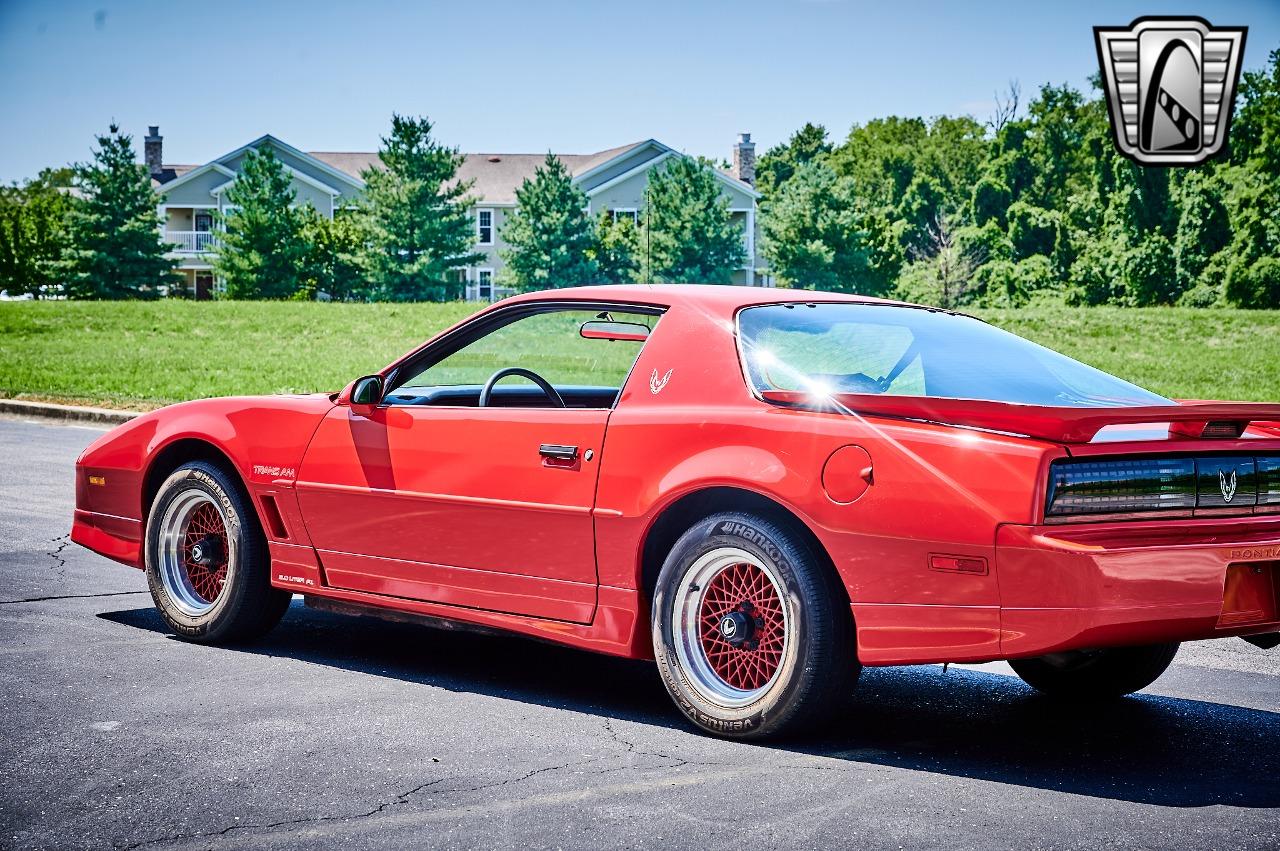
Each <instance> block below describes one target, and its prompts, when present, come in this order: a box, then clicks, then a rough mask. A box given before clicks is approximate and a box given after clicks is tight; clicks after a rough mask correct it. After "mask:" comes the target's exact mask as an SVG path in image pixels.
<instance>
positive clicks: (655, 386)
mask: <svg viewBox="0 0 1280 851" xmlns="http://www.w3.org/2000/svg"><path fill="white" fill-rule="evenodd" d="M673 372H675V369H674V368H672V369H668V370H667V374H666V375H664V376H662V377H661V378H659V377H658V371H657V370H656V369H655V370H654V371H653V374H652V375H650V376H649V392H650V393H652V394H653V395H655V396H657V395H658V394H659V393H661V392H662V388H663V387H666V386H667V382H668V381H670V380H671V373H673Z"/></svg>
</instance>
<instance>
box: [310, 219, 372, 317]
mask: <svg viewBox="0 0 1280 851" xmlns="http://www.w3.org/2000/svg"><path fill="white" fill-rule="evenodd" d="M302 213H303V217H304V218H303V231H302V239H303V242H304V244H305V245H306V246H307V255H306V258H305V260H304V262H303V266H302V274H301V286H300V287H299V289H298V292H297V293H296V294H295V296H296V297H297V298H304V299H315V298H328V299H329V300H332V301H356V300H360V299H364V298H366V297H367V295H368V283H367V280H366V278H365V272H364V266H363V264H362V263H361V257H362V255H363V253H364V250H365V243H366V241H367V238H368V236H367V234H366V233H365V230H364V227H363V220H362V219H361V218H360V217H359V216H357V215H352V214H350V213H347V212H344V211H341V210H339V211H337V212H336V214H335V215H334V217H333V218H332V219H328V218H325V217H324V216H322V215H320V214H319V213H317V212H316V210H315V208H314V207H312V206H310V205H307V206H306V207H303V208H302Z"/></svg>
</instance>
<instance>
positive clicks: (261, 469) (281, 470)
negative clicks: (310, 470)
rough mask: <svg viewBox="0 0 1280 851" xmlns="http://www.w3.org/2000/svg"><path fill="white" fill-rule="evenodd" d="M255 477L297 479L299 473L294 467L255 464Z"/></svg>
mask: <svg viewBox="0 0 1280 851" xmlns="http://www.w3.org/2000/svg"><path fill="white" fill-rule="evenodd" d="M253 474H254V475H255V476H271V477H272V478H274V479H296V478H297V477H298V471H297V470H295V469H294V468H292V467H271V466H267V465H265V464H254V465H253Z"/></svg>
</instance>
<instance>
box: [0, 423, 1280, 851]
mask: <svg viewBox="0 0 1280 851" xmlns="http://www.w3.org/2000/svg"><path fill="white" fill-rule="evenodd" d="M98 433H99V432H98V431H96V430H92V429H87V428H79V427H74V426H66V425H45V424H36V423H28V422H23V421H19V420H13V419H9V420H0V459H2V460H0V580H3V586H2V587H0V712H2V713H3V721H2V722H0V723H2V724H3V727H2V728H0V730H2V732H0V765H3V774H2V777H3V780H2V781H0V782H2V783H3V788H2V790H0V847H4V848H78V847H107V848H111V847H115V848H229V847H248V848H335V847H340V848H375V847H378V848H382V847H391V848H410V847H437V846H438V847H470V846H479V847H497V848H543V847H571V848H614V847H657V846H662V847H671V848H683V847H699V848H717V849H723V851H741V849H750V848H765V847H806V848H809V847H862V848H868V847H887V848H900V847H901V848H947V849H958V848H1019V849H1021V848H1097V847H1101V846H1106V847H1116V848H1156V847H1159V848H1169V847H1195V848H1224V849H1225V848H1232V849H1237V848H1259V849H1261V848H1270V849H1274V848H1277V847H1280V650H1276V651H1272V652H1266V651H1261V650H1258V649H1256V648H1253V647H1251V646H1249V645H1247V644H1245V643H1244V642H1243V641H1240V640H1238V639H1227V640H1224V641H1217V642H1203V643H1198V644H1195V645H1184V647H1183V650H1182V652H1181V654H1180V655H1179V658H1178V660H1177V661H1176V662H1175V664H1174V666H1173V668H1172V669H1170V671H1169V672H1168V673H1167V674H1166V675H1165V676H1164V678H1162V679H1161V680H1160V681H1159V682H1157V683H1156V684H1155V685H1154V686H1153V687H1152V688H1151V689H1150V690H1149V691H1148V692H1147V693H1144V694H1142V695H1140V696H1138V697H1134V698H1130V699H1127V700H1124V701H1122V702H1120V703H1118V704H1116V705H1114V706H1112V707H1110V708H1107V709H1105V710H1101V711H1100V710H1096V709H1094V710H1086V709H1081V708H1073V707H1058V706H1054V705H1052V704H1050V703H1048V702H1047V701H1045V700H1043V699H1041V698H1038V697H1036V696H1035V695H1033V693H1032V692H1031V691H1030V690H1029V689H1027V688H1026V687H1024V686H1023V685H1022V684H1021V682H1020V681H1019V680H1017V679H1016V678H1015V677H1013V676H1011V673H1010V672H1009V670H1008V668H1007V667H1006V666H1004V665H987V666H979V667H971V668H956V667H952V668H951V669H950V670H949V671H948V672H946V673H944V672H943V670H942V668H941V667H939V666H922V667H915V668H897V669H884V670H873V671H868V672H867V673H866V674H865V676H864V678H863V681H862V685H861V687H860V691H859V697H858V699H857V701H856V705H855V706H854V708H853V711H852V712H851V713H850V715H849V717H848V719H847V722H846V723H844V724H843V725H841V726H840V727H839V728H837V729H835V730H833V731H831V732H829V733H826V734H824V735H823V736H822V738H819V739H815V740H810V741H802V742H790V743H786V744H783V745H777V746H764V745H755V744H741V743H732V742H724V741H718V740H715V739H711V738H708V737H706V736H703V735H700V734H697V733H694V732H692V731H691V730H690V729H689V728H687V727H686V726H685V725H684V724H683V723H682V722H681V719H680V718H679V717H678V715H677V713H676V711H675V710H674V708H673V707H671V706H670V705H669V703H668V701H667V697H666V694H665V693H664V692H663V690H662V685H661V683H660V682H659V680H658V677H657V675H656V673H655V672H654V670H653V669H652V667H651V666H650V665H648V664H644V663H637V662H628V661H624V660H616V659H608V658H604V657H597V656H592V655H589V654H586V653H581V652H577V651H572V650H567V649H562V648H557V647H552V646H548V645H544V644H539V643H536V642H532V641H527V640H523V639H517V638H499V637H489V636H478V635H473V634H464V633H454V632H448V631H441V630H432V629H428V628H425V627H418V626H410V625H406V624H393V623H385V622H381V621H376V620H367V619H349V618H343V617H340V616H337V615H332V614H328V613H322V612H317V611H313V610H310V609H307V608H305V607H303V606H302V605H301V602H300V601H295V604H294V606H293V608H292V609H291V611H290V612H289V613H288V615H286V617H285V620H284V622H283V623H282V624H281V625H280V627H279V628H277V629H276V631H275V632H273V633H272V634H271V635H270V636H268V637H267V639H266V640H264V641H263V642H261V643H260V644H258V645H255V646H252V647H243V648H214V647H202V646H198V645H193V644H186V643H183V642H181V641H177V640H175V639H173V638H172V637H171V636H169V635H168V634H167V633H166V631H165V629H164V627H163V625H162V623H161V621H160V619H159V617H158V616H157V615H156V614H155V613H154V611H153V609H152V607H151V600H150V597H149V596H148V595H147V593H146V590H145V589H146V585H145V581H144V579H143V576H142V574H141V572H139V571H136V570H133V569H130V568H127V567H124V566H121V565H117V564H115V563H113V562H111V561H108V560H107V559H104V558H101V557H99V556H97V555H94V554H92V553H90V552H88V551H87V550H83V549H81V548H80V547H78V546H75V545H73V544H70V543H69V542H68V539H67V537H66V533H67V530H68V528H69V524H70V517H71V509H72V501H73V493H72V464H73V462H74V459H75V457H76V455H77V454H78V452H79V451H80V449H81V448H82V447H83V446H84V445H86V444H87V443H88V442H89V441H90V440H92V439H93V438H94V437H95V436H96V435H97V434H98Z"/></svg>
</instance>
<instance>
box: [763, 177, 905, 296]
mask: <svg viewBox="0 0 1280 851" xmlns="http://www.w3.org/2000/svg"><path fill="white" fill-rule="evenodd" d="M761 219H762V222H763V225H762V236H763V238H764V256H765V257H766V258H767V259H768V261H769V268H770V269H772V270H773V272H774V274H776V275H777V276H778V278H779V280H781V281H782V282H783V283H785V284H787V285H789V286H793V287H802V288H808V289H818V290H827V291H830V292H850V293H864V294H871V295H883V294H885V293H887V292H888V291H889V289H890V288H891V287H892V285H893V282H894V280H895V279H896V278H897V275H898V271H899V269H900V268H901V266H902V252H901V249H900V248H899V246H898V239H897V234H896V232H895V230H894V228H893V226H892V225H891V224H890V223H889V221H888V220H887V219H886V218H885V217H884V216H883V215H882V214H880V213H878V212H877V211H875V210H869V209H867V205H866V204H865V203H864V202H862V201H860V200H859V199H858V197H857V193H856V192H855V190H854V182H853V180H851V179H850V178H837V177H836V174H835V172H834V171H832V170H831V169H830V168H829V167H827V166H826V165H823V164H822V163H809V164H807V165H802V166H800V168H798V169H797V170H796V172H795V174H794V175H793V176H792V178H791V179H790V180H788V181H787V182H786V183H785V184H784V185H783V186H782V188H781V189H780V190H779V191H778V193H777V197H776V198H774V199H773V200H771V201H769V202H767V203H766V204H765V207H764V210H763V212H762V215H761Z"/></svg>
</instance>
